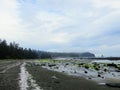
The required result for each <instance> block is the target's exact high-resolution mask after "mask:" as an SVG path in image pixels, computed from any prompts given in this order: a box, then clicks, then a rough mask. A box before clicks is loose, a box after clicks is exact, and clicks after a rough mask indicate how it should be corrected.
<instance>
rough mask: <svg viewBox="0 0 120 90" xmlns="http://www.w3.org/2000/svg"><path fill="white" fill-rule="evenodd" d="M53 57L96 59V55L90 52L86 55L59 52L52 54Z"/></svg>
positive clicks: (85, 53)
mask: <svg viewBox="0 0 120 90" xmlns="http://www.w3.org/2000/svg"><path fill="white" fill-rule="evenodd" d="M50 55H51V57H53V58H56V57H63V58H64V57H89V58H90V57H95V55H94V54H92V53H90V52H84V53H74V52H73V53H59V52H52V53H50Z"/></svg>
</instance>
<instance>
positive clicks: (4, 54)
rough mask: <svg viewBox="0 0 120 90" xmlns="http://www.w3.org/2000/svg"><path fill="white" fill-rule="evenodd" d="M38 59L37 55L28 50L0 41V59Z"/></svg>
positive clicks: (33, 51)
mask: <svg viewBox="0 0 120 90" xmlns="http://www.w3.org/2000/svg"><path fill="white" fill-rule="evenodd" d="M35 58H38V53H37V51H35V50H31V49H30V48H29V49H27V48H22V47H19V44H16V43H15V42H13V43H12V42H10V43H9V44H7V42H6V40H1V39H0V59H35Z"/></svg>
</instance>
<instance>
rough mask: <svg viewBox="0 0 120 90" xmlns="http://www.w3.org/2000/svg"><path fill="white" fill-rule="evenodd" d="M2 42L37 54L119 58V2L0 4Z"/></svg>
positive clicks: (25, 0)
mask: <svg viewBox="0 0 120 90" xmlns="http://www.w3.org/2000/svg"><path fill="white" fill-rule="evenodd" d="M0 38H1V39H6V40H7V41H8V42H13V41H15V42H16V43H19V44H20V46H21V47H24V48H32V49H37V50H44V51H52V52H92V53H94V54H95V55H96V56H101V55H104V56H120V40H119V39H120V0H0Z"/></svg>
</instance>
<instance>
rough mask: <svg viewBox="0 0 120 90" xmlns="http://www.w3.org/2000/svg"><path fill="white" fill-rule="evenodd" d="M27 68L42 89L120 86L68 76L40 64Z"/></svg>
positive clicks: (109, 89)
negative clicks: (100, 83)
mask: <svg viewBox="0 0 120 90" xmlns="http://www.w3.org/2000/svg"><path fill="white" fill-rule="evenodd" d="M27 70H28V72H29V73H31V75H32V76H33V78H34V79H35V80H36V82H37V84H38V85H39V86H40V87H42V88H43V90H120V88H112V87H108V86H104V85H98V84H97V83H95V82H93V81H91V80H86V79H84V78H82V77H75V76H69V75H66V74H64V73H59V72H55V71H51V70H47V69H44V68H41V67H40V66H33V67H31V66H27Z"/></svg>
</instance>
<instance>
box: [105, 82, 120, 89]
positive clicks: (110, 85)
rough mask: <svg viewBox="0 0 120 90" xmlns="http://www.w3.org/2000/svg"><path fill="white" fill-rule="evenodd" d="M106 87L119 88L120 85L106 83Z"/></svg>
mask: <svg viewBox="0 0 120 90" xmlns="http://www.w3.org/2000/svg"><path fill="white" fill-rule="evenodd" d="M106 85H107V86H109V87H116V88H120V83H106Z"/></svg>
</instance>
